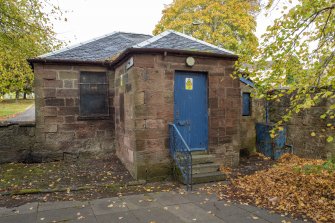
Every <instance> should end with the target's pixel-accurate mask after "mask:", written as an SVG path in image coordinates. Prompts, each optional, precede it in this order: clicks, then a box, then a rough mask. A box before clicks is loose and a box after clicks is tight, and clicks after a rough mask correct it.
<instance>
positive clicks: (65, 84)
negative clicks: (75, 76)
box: [63, 80, 73, 88]
mask: <svg viewBox="0 0 335 223" xmlns="http://www.w3.org/2000/svg"><path fill="white" fill-rule="evenodd" d="M63 87H64V88H73V80H63Z"/></svg>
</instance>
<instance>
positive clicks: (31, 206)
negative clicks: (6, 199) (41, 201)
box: [0, 202, 38, 217]
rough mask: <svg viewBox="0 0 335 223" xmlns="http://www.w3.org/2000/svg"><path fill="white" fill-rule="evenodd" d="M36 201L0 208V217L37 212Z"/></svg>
mask: <svg viewBox="0 0 335 223" xmlns="http://www.w3.org/2000/svg"><path fill="white" fill-rule="evenodd" d="M37 207H38V203H37V202H34V203H27V204H24V205H21V206H19V207H14V208H0V217H2V216H8V215H17V214H33V213H36V212H37Z"/></svg>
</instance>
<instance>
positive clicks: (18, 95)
mask: <svg viewBox="0 0 335 223" xmlns="http://www.w3.org/2000/svg"><path fill="white" fill-rule="evenodd" d="M19 97H20V92H19V91H16V92H15V100H16V102H17V100H18V99H19Z"/></svg>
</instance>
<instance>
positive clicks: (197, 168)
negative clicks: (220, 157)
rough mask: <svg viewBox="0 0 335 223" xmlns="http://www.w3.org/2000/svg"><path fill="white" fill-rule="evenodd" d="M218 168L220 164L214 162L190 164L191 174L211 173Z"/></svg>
mask: <svg viewBox="0 0 335 223" xmlns="http://www.w3.org/2000/svg"><path fill="white" fill-rule="evenodd" d="M219 169H220V165H219V164H215V163H205V164H196V165H193V166H192V174H200V173H212V172H216V171H218V170H219Z"/></svg>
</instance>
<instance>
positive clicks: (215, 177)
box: [192, 171, 227, 184]
mask: <svg viewBox="0 0 335 223" xmlns="http://www.w3.org/2000/svg"><path fill="white" fill-rule="evenodd" d="M225 179H227V176H226V174H224V173H222V172H220V171H216V172H211V173H199V174H194V175H193V176H192V184H200V183H209V182H216V181H222V180H225Z"/></svg>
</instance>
